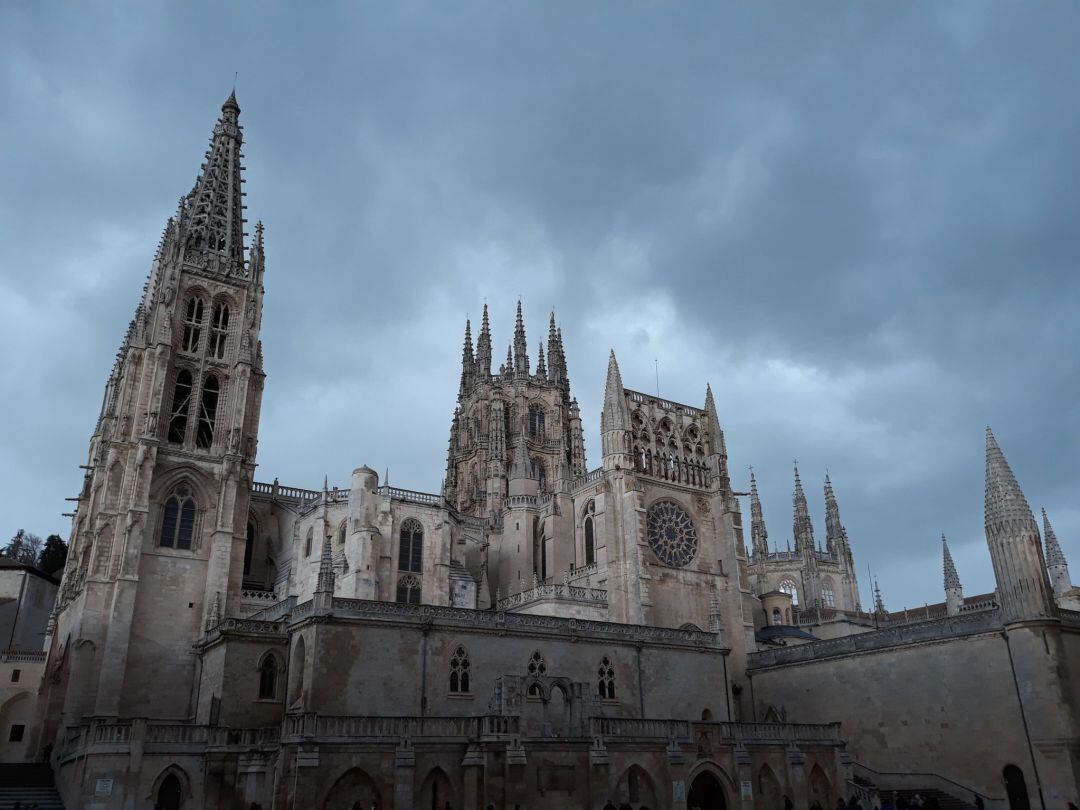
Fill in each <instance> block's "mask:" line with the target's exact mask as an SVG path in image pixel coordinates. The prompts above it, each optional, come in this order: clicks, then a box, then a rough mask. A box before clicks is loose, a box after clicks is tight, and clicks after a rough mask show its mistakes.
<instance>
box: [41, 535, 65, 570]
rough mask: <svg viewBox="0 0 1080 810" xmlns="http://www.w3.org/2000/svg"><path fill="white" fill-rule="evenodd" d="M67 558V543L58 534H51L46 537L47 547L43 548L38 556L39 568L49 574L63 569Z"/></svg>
mask: <svg viewBox="0 0 1080 810" xmlns="http://www.w3.org/2000/svg"><path fill="white" fill-rule="evenodd" d="M66 560H67V543H65V542H64V541H63V540H61V539H60V535H58V534H50V535H49V536H48V537H46V538H45V547H44V548H43V549H41V556H40V557H38V568H40V569H41V570H42V571H44V572H45V573H47V574H51V573H53V572H55V571H61V570H62V569H63V567H64V562H65V561H66Z"/></svg>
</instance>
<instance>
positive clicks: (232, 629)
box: [206, 617, 286, 642]
mask: <svg viewBox="0 0 1080 810" xmlns="http://www.w3.org/2000/svg"><path fill="white" fill-rule="evenodd" d="M227 633H228V634H240V635H248V636H276V637H277V638H279V639H284V638H285V637H286V631H285V626H284V625H283V624H282V623H281V622H280V621H265V620H263V619H256V618H249V619H240V618H235V617H229V618H227V619H222V620H221V621H220V622H218V623H217V624H216V625H214V626H213V627H211V628H210V630H209V631H207V634H206V641H207V642H209V641H213V640H215V639H217V638H220V637H221V636H223V635H225V634H227Z"/></svg>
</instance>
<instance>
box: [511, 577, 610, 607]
mask: <svg viewBox="0 0 1080 810" xmlns="http://www.w3.org/2000/svg"><path fill="white" fill-rule="evenodd" d="M543 599H558V600H561V601H573V602H586V603H590V604H597V605H605V606H606V605H607V603H608V594H607V591H605V590H602V589H600V588H592V587H588V588H579V587H578V586H576V585H568V584H559V585H557V584H549V583H544V582H538V583H535V584H534V585H533V587H531V588H529V589H527V590H524V591H520V592H519V593H515V594H511V595H510V596H506V597H503V598H502V599H500V600H499V601H498V604H497V605H496V607H497V608H498V609H499V610H510V609H511V608H515V607H521V606H522V605H528V604H530V603H532V602H539V601H541V600H543Z"/></svg>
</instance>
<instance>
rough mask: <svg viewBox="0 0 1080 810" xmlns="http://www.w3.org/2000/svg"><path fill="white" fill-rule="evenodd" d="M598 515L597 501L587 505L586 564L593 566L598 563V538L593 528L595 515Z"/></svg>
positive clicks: (585, 527)
mask: <svg viewBox="0 0 1080 810" xmlns="http://www.w3.org/2000/svg"><path fill="white" fill-rule="evenodd" d="M595 514H596V501H589V502H588V503H587V504H586V505H585V524H584V531H585V564H586V565H592V564H593V563H595V562H596V536H595V531H596V530H595V528H594V526H593V515H595Z"/></svg>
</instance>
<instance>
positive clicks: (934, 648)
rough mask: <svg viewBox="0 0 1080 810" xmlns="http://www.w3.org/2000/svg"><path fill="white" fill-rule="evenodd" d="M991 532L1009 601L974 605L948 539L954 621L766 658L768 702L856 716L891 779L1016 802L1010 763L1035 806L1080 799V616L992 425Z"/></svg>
mask: <svg viewBox="0 0 1080 810" xmlns="http://www.w3.org/2000/svg"><path fill="white" fill-rule="evenodd" d="M986 538H987V543H988V545H989V548H990V554H991V557H992V559H993V561H994V567H995V571H996V573H997V576H998V599H999V600H1001V602H1002V604H1001V606H1000V607H999V606H998V604H997V603H996V602H991V603H986V602H984V603H982V604H981V605H980V604H974V605H964V606H962V600H963V596H962V591H961V589H960V579H959V577H958V576H957V573H956V568H955V565H954V563H953V560H952V556H951V555H950V554H949V551H948V545H947V544H945V545H944V569H945V586H946V592H947V593H948V594H949V599H948V615H947V616H945V617H944V618H938V619H933V620H930V621H925V622H922V623H918V624H911V625H908V626H902V627H895V628H889V629H885V630H880V631H877V632H868V633H865V634H861V635H854V636H848V637H846V638H839V639H832V640H828V641H817V642H813V643H809V644H805V645H802V646H799V647H792V648H787V649H777V650H770V651H766V652H758V653H755V654H753V655H751V656H750V670H749V673H748V674H749V675H750V682H751V684H752V688H753V692H754V697H755V700H756V703H757V705H758V707H760V709H761V710H764V708H765V707H778V708H779V709H780V710H781V711H782V712H783V713H785V714H786V716H787V718H788V719H790V720H796V721H799V722H815V721H816V720H820V719H821V718H826V717H827V718H830V719H832V718H836V717H843V718H845V730H846V731H847V733H848V734H849V739H850V742H851V746H852V750H853V751H854V752H855V756H856V759H857V761H856V763H855V765H856V772H857V773H861V774H862V775H864V776H866V777H868V778H870V779H871V780H872V781H875V782H878V783H879V784H881V785H882V786H888V785H890V784H892V785H894V786H899V787H903V786H905V785H910V784H911V780H910V779H905V778H903V777H900V778H896V777H897V775H898V774H913V773H914V774H919V773H926V774H935V775H937V776H938V777H939V778H945V779H946V780H951V781H952V782H953V783H959V785H963V786H966V787H967V788H969V789H972V790H976V791H978V792H980V793H982V794H984V796H985V797H987V800H990V801H994V800H996V801H998V802H1000V803H1001V804H1002V805H1005V804H1007V803H1008V802H1009V800H1014V799H1015V798H1016V797H1015V796H1011V795H1010V794H1009V792H1008V790H1007V788H1008V787H1009V783H1008V780H1005V781H1003V779H1002V774H1003V773H1005V772H1006V771H1008V773H1010V774H1020V776H1019V784H1020V785H1022V786H1023V789H1022V791H1021V795H1024V796H1025V798H1026V800H1028V801H1029V802H1030V804H1031V806H1032V807H1040V806H1044V807H1062V806H1065V804H1066V803H1067V802H1070V801H1071V802H1074V803H1075V802H1076V801H1077V779H1078V777H1080V735H1078V729H1077V717H1078V709H1080V613H1076V612H1073V611H1070V610H1066V609H1062V608H1060V607H1058V606H1057V605H1056V604H1055V602H1054V600H1053V598H1052V588H1051V586H1050V582H1049V579H1048V576H1047V566H1046V565H1045V563H1044V562H1043V559H1042V551H1041V546H1040V544H1039V540H1038V528H1037V526H1036V525H1035V520H1034V517H1033V516H1032V514H1031V510H1030V509H1029V508H1028V505H1027V500H1026V499H1025V498H1024V494H1023V492H1022V491H1021V489H1020V487H1019V485H1018V484H1017V482H1016V479H1015V478H1014V477H1013V473H1012V470H1011V469H1010V468H1009V465H1008V463H1007V462H1006V461H1005V457H1004V455H1003V454H1002V452H1001V449H1000V447H999V446H998V444H997V442H996V441H995V439H994V436H993V434H992V433H990V432H989V431H987V468H986ZM1059 553H1060V550H1059ZM1067 590H1068V589H1062V591H1063V592H1064V591H1067ZM848 718H850V719H848ZM940 786H941V787H942V789H944V790H945V791H947V792H953V793H954V792H956V788H957V787H958V786H957V785H956V784H953V785H952V786H951V787H950V785H947V784H944V783H943V782H942V783H941V785H940ZM924 787H925V785H924ZM1012 787H1013V788H1014V789H1015V788H1016V787H1017V784H1016V782H1013V784H1012ZM1013 806H1015V804H1014V805H1013Z"/></svg>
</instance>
